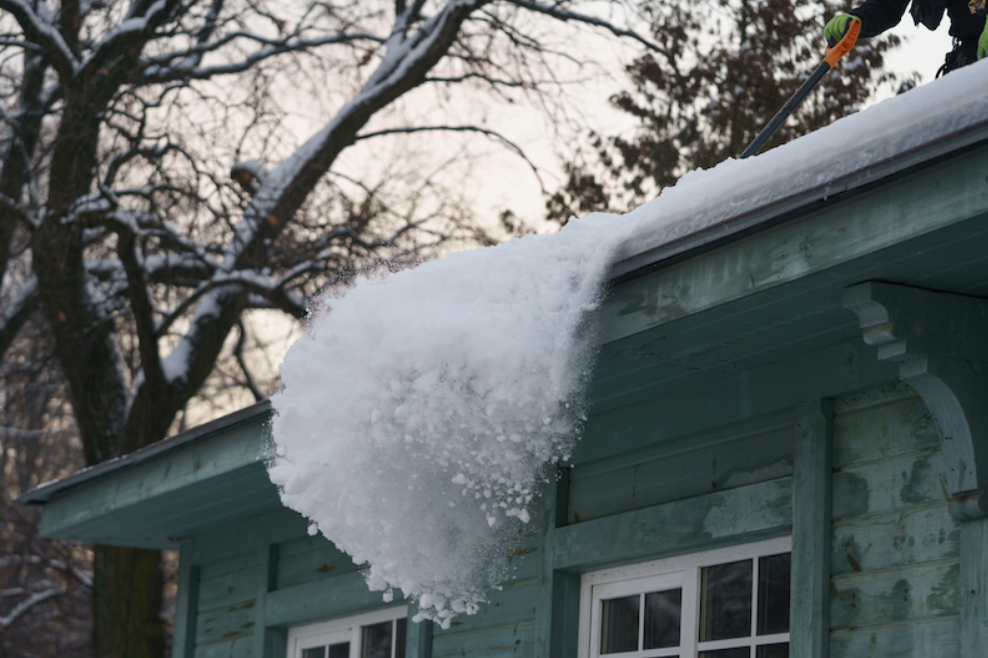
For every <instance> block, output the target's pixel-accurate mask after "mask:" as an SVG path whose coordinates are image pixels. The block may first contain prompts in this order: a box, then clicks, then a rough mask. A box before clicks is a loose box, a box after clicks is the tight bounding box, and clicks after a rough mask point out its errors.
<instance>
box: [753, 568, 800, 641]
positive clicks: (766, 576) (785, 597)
mask: <svg viewBox="0 0 988 658" xmlns="http://www.w3.org/2000/svg"><path fill="white" fill-rule="evenodd" d="M791 557H792V556H791V554H790V553H783V554H782V555H769V556H767V557H763V558H759V559H758V634H759V635H772V634H773V633H788V632H789V571H790V565H791V564H792V560H791ZM772 655H774V654H772Z"/></svg>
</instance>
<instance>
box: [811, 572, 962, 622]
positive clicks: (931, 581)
mask: <svg viewBox="0 0 988 658" xmlns="http://www.w3.org/2000/svg"><path fill="white" fill-rule="evenodd" d="M959 574H960V565H959V563H958V561H956V560H946V561H943V562H932V563H930V562H928V563H925V564H920V565H910V566H908V567H900V568H897V569H893V570H886V571H874V572H870V571H869V572H862V573H851V574H845V575H842V576H835V577H834V578H833V580H832V583H833V590H832V592H831V605H830V624H831V627H832V628H834V629H841V628H852V627H855V626H875V625H879V624H888V623H893V622H901V621H918V620H922V619H930V618H934V617H949V616H957V615H958V614H959V612H960V604H959V601H958V598H957V582H958V576H959Z"/></svg>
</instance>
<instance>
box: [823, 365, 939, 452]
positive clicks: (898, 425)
mask: <svg viewBox="0 0 988 658" xmlns="http://www.w3.org/2000/svg"><path fill="white" fill-rule="evenodd" d="M882 388H883V389H884V388H886V387H882ZM869 390H875V389H869ZM879 390H881V389H879ZM889 395H890V396H891V395H895V396H898V395H902V396H903V397H901V398H899V397H896V398H894V399H892V400H888V401H885V402H884V403H883V404H882V406H877V407H875V406H873V407H871V408H868V409H865V410H862V411H857V412H856V411H846V412H843V413H838V415H837V417H836V418H835V420H834V422H835V423H836V425H837V430H836V432H837V436H838V437H857V436H859V435H860V434H862V433H863V432H868V440H867V441H857V440H850V441H838V442H837V443H836V444H835V445H834V466H836V467H838V468H843V467H844V466H848V465H850V464H855V463H860V462H866V461H872V460H876V459H884V458H887V457H894V456H897V455H901V454H905V453H911V452H917V451H924V450H933V449H936V448H938V447H939V446H940V437H939V436H937V431H936V427H935V426H934V424H933V417H932V416H931V415H930V412H929V410H928V409H927V408H926V405H925V404H923V400H922V398H920V397H919V396H918V395H916V393H915V392H914V391H913V390H912V389H911V388H909V386H908V385H906V384H898V385H896V386H892V387H890V390H889Z"/></svg>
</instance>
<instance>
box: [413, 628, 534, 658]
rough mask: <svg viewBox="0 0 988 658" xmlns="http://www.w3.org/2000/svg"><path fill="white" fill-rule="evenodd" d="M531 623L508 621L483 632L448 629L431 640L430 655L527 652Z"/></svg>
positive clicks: (460, 657) (483, 657)
mask: <svg viewBox="0 0 988 658" xmlns="http://www.w3.org/2000/svg"><path fill="white" fill-rule="evenodd" d="M534 650H535V624H534V623H525V624H512V625H510V626H502V627H500V628H496V629H490V630H489V631H488V632H486V633H450V634H447V635H444V636H442V637H436V638H435V639H434V640H433V646H432V656H433V658H464V657H468V658H495V657H498V656H504V657H505V658H507V657H508V656H531V655H532V654H533V652H534Z"/></svg>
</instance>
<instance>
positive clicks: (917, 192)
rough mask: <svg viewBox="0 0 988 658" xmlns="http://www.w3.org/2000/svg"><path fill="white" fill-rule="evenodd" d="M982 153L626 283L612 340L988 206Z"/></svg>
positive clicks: (615, 304) (610, 326) (607, 316)
mask: <svg viewBox="0 0 988 658" xmlns="http://www.w3.org/2000/svg"><path fill="white" fill-rule="evenodd" d="M985 190H988V180H986V179H985V160H984V154H983V153H978V154H975V155H968V156H966V157H962V158H957V159H956V160H953V161H951V162H950V163H947V164H945V165H943V166H942V167H938V168H936V169H932V170H924V171H922V172H919V173H918V174H916V175H913V176H910V177H907V178H905V179H902V180H899V181H896V182H895V183H894V184H892V185H889V186H886V187H884V188H883V189H882V190H881V192H880V193H874V194H869V195H861V196H857V197H854V198H852V199H850V200H849V201H847V202H845V203H839V204H835V205H834V206H831V207H829V208H827V209H826V210H823V211H822V212H818V213H815V214H813V215H810V216H808V217H805V218H802V219H801V220H799V221H793V222H787V223H785V224H783V225H780V226H777V227H775V228H772V229H768V230H764V231H761V232H759V233H757V234H755V235H753V236H752V237H750V238H748V239H742V240H738V241H736V242H733V243H731V244H730V245H727V246H726V247H723V248H721V249H719V250H716V251H714V252H712V253H708V254H705V255H704V256H703V257H700V258H695V259H690V260H686V261H684V262H682V263H678V264H675V265H672V266H669V267H665V268H663V269H662V270H659V271H658V272H656V273H654V274H651V275H648V276H646V277H642V278H641V279H637V280H635V285H633V286H622V287H621V288H620V289H619V290H618V291H616V293H615V295H614V296H613V297H612V298H611V299H609V300H608V301H607V303H606V304H605V306H604V312H603V322H602V327H603V341H604V342H611V341H615V340H618V339H620V338H623V337H626V336H631V335H633V334H636V333H639V332H642V331H645V330H646V329H648V328H651V327H655V326H658V325H662V324H667V323H670V322H672V321H674V320H676V319H679V318H682V317H685V316H687V315H695V314H697V313H699V312H701V311H703V310H705V309H709V308H713V307H719V306H725V305H727V304H728V303H729V302H734V301H737V300H740V299H743V298H745V297H749V296H751V295H753V294H756V293H758V292H760V291H762V290H765V289H768V288H773V287H777V286H781V285H783V284H785V283H788V282H791V281H793V280H796V279H799V278H804V277H807V276H808V275H811V274H813V273H815V272H819V271H822V270H825V269H829V268H833V267H834V266H835V265H838V264H840V263H844V262H848V261H851V260H854V259H859V258H862V257H864V256H866V255H868V254H872V253H875V252H877V251H879V250H881V249H884V248H886V247H889V246H892V245H895V244H897V243H900V242H902V241H904V240H907V239H909V238H912V237H915V236H917V235H921V234H924V233H927V232H930V231H934V230H937V229H940V228H943V227H946V226H949V225H951V224H955V223H957V222H960V221H963V220H966V219H968V218H971V217H975V216H978V215H980V214H983V213H986V212H988V194H985Z"/></svg>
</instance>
